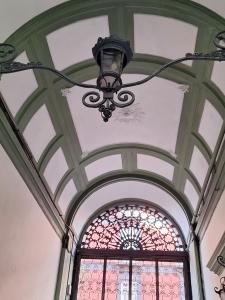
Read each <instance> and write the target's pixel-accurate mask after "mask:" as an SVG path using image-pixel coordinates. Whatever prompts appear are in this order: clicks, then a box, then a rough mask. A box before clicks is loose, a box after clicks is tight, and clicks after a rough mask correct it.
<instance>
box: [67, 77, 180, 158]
mask: <svg viewBox="0 0 225 300" xmlns="http://www.w3.org/2000/svg"><path fill="white" fill-rule="evenodd" d="M141 78H143V75H134V74H132V75H128V74H126V75H124V76H123V81H124V82H131V81H136V80H139V79H141ZM90 82H91V83H93V81H90ZM131 91H133V92H134V93H135V97H136V100H135V103H136V106H135V109H134V108H132V107H131V108H129V107H128V108H123V109H120V108H118V109H116V110H115V111H114V112H113V116H112V118H111V119H110V120H109V122H108V123H104V122H103V120H102V118H101V116H100V113H99V111H98V110H97V109H90V108H87V107H84V106H83V105H82V103H81V99H82V96H83V94H84V93H85V92H86V90H84V89H81V88H78V87H74V88H72V89H71V92H70V93H69V94H68V96H67V99H68V104H69V107H70V111H71V114H72V118H73V122H74V124H75V127H76V130H77V133H78V137H79V141H80V144H81V148H82V151H83V152H85V153H88V152H90V151H93V150H95V149H98V148H100V147H104V146H107V145H115V144H120V143H140V144H146V145H153V146H156V147H159V148H162V149H164V150H166V151H168V152H169V153H171V154H172V155H174V156H175V147H176V141H177V133H178V128H179V122H180V115H181V109H182V104H183V96H184V94H183V92H182V90H181V89H180V86H179V85H178V84H176V83H174V82H172V81H169V80H165V79H162V78H155V79H153V80H152V81H151V82H149V83H146V84H144V85H142V86H136V87H133V88H132V89H131ZM83 120H88V122H83ZM109 132H110V134H109Z"/></svg>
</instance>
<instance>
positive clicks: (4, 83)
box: [0, 52, 38, 116]
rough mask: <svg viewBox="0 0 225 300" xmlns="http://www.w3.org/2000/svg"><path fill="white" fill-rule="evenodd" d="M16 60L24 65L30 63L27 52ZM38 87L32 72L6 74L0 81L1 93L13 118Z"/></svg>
mask: <svg viewBox="0 0 225 300" xmlns="http://www.w3.org/2000/svg"><path fill="white" fill-rule="evenodd" d="M15 60H16V61H19V62H22V63H27V62H28V58H27V55H26V53H25V52H23V53H22V54H20V55H19V56H18V57H17V58H16V59H15ZM37 87H38V84H37V81H36V78H35V76H34V72H33V71H32V70H27V71H23V72H17V73H11V74H5V75H3V76H2V78H1V80H0V90H1V93H2V95H3V97H4V99H5V101H6V103H7V105H8V107H9V109H10V111H11V113H12V115H13V116H15V115H16V114H17V112H18V111H19V109H20V108H21V106H22V105H23V103H24V102H25V101H26V100H27V98H28V97H29V96H30V95H31V94H32V92H33V91H35V89H36V88H37Z"/></svg>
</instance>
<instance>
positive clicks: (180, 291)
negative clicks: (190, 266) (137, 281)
mask: <svg viewBox="0 0 225 300" xmlns="http://www.w3.org/2000/svg"><path fill="white" fill-rule="evenodd" d="M159 299H160V300H185V289H184V270H183V263H182V262H159Z"/></svg>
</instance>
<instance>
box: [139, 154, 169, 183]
mask: <svg viewBox="0 0 225 300" xmlns="http://www.w3.org/2000/svg"><path fill="white" fill-rule="evenodd" d="M137 167H138V169H141V170H146V171H149V172H153V173H156V174H159V175H161V176H163V177H165V178H167V179H169V180H172V179H173V172H174V166H172V165H171V164H169V163H168V162H166V161H165V160H162V159H160V158H158V157H155V156H150V155H145V154H137Z"/></svg>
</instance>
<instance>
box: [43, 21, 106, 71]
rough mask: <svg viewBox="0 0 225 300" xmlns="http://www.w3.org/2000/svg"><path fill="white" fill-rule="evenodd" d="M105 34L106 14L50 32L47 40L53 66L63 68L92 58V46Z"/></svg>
mask: <svg viewBox="0 0 225 300" xmlns="http://www.w3.org/2000/svg"><path fill="white" fill-rule="evenodd" d="M106 36H109V25H108V17H107V16H101V17H96V18H89V19H85V20H81V21H78V22H75V23H72V24H69V25H67V26H65V27H62V28H60V29H58V30H56V31H53V32H51V33H50V34H49V35H48V36H47V41H48V45H49V49H50V52H51V55H52V59H53V62H54V65H55V68H56V69H58V70H63V69H65V68H67V67H69V66H71V65H73V64H75V63H78V62H81V61H83V60H86V59H90V58H93V55H92V51H91V49H92V47H93V46H94V45H95V44H96V42H97V39H98V38H99V37H106ZM62 41H63V42H62ZM68 45H69V46H68Z"/></svg>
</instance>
